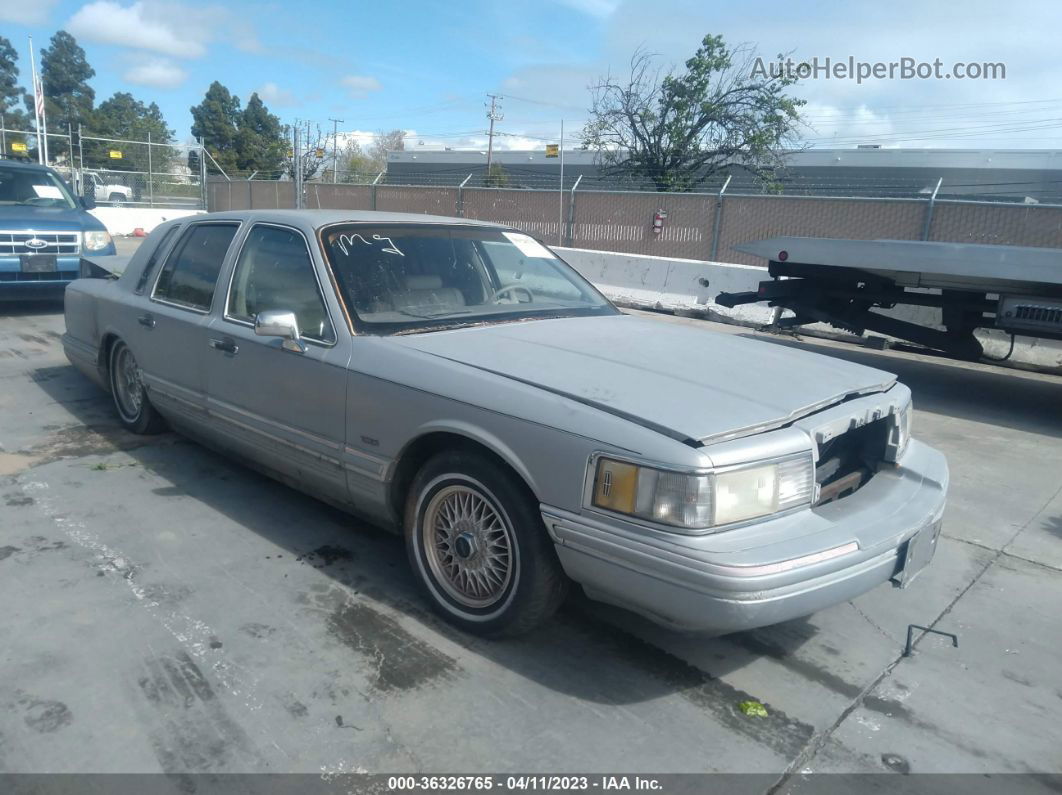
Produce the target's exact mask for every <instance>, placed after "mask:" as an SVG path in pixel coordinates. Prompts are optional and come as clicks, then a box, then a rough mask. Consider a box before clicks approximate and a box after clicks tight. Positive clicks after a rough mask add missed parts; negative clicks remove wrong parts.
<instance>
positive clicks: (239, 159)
mask: <svg viewBox="0 0 1062 795" xmlns="http://www.w3.org/2000/svg"><path fill="white" fill-rule="evenodd" d="M238 127H239V129H238V132H237V134H236V168H237V169H238V170H240V171H246V172H254V171H257V172H259V175H258V176H259V178H260V179H265V178H274V179H275V178H277V177H279V176H280V169H281V168H282V166H283V163H284V158H285V156H286V154H287V151H288V142H287V134H286V132H285V129H284V126H283V125H282V124H281V123H280V119H279V118H277V117H276V116H274V115H273V114H272V113H270V112H269V109H268V108H267V107H266V106H265V103H263V102H262V100H261V98H260V97H259V96H258V94H251V98H250V99H249V100H247V106H246V107H245V108H244V109H243V112H242V113H241V114H240V117H239V121H238Z"/></svg>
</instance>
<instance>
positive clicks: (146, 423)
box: [107, 340, 165, 434]
mask: <svg viewBox="0 0 1062 795" xmlns="http://www.w3.org/2000/svg"><path fill="white" fill-rule="evenodd" d="M107 364H108V368H107V369H108V371H109V375H110V381H111V396H112V397H113V398H114V408H115V410H116V411H117V412H118V420H119V422H121V423H122V426H123V427H124V428H125V429H126V430H128V431H132V432H133V433H138V434H150V433H159V432H160V431H162V430H163V429H164V428H165V423H164V422H163V420H162V417H161V416H159V413H158V412H157V411H155V407H154V406H152V405H151V401H150V400H148V396H147V391H146V390H145V389H144V381H143V378H142V374H141V371H140V366H139V365H138V364H137V363H136V359H135V358H134V357H133V352H132V351H131V350H129V346H128V345H126V344H125V343H124V342H122V341H121V340H118V341H117V342H115V343H114V344H113V345H112V346H111V353H110V358H109V359H108V362H107Z"/></svg>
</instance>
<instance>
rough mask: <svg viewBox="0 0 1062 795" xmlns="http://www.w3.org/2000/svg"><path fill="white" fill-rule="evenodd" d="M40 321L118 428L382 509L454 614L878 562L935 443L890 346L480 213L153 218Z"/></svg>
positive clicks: (910, 560)
mask: <svg viewBox="0 0 1062 795" xmlns="http://www.w3.org/2000/svg"><path fill="white" fill-rule="evenodd" d="M66 326H67V331H66V334H65V335H64V336H63V344H64V347H65V350H66V354H67V356H68V357H69V359H70V361H71V362H72V363H73V364H74V365H75V366H76V367H77V368H79V369H80V370H81V371H83V372H84V373H85V374H86V375H87V376H89V377H90V378H92V379H94V380H95V381H97V382H98V383H99V384H100V385H101V386H102V387H103V388H104V389H106V390H107V391H109V392H110V394H111V395H112V397H113V401H114V409H115V411H116V413H117V417H118V420H119V421H120V422H121V424H122V425H123V426H124V427H125V428H127V429H128V430H129V431H131V432H133V433H137V434H148V433H155V432H158V431H160V430H163V429H164V428H167V427H169V428H172V429H174V430H176V431H178V432H180V433H183V434H186V435H187V436H189V437H192V438H194V439H196V440H199V441H201V442H202V443H204V444H206V445H208V446H210V447H213V448H217V449H220V450H222V451H224V452H226V453H228V454H231V455H233V456H235V457H237V458H239V459H242V460H243V461H245V462H247V463H249V464H251V465H252V466H255V467H256V468H258V469H260V470H262V471H265V472H267V473H269V474H270V475H272V476H273V477H275V478H277V479H279V480H281V481H283V482H285V483H287V484H289V485H291V486H293V487H295V488H298V489H301V490H303V491H306V492H308V493H310V494H313V495H315V496H316V497H319V498H320V499H322V500H325V501H327V502H329V503H331V504H334V505H336V506H339V507H341V508H343V509H345V510H347V511H348V512H349V513H350V514H353V515H356V516H360V517H362V518H363V519H365V520H367V521H369V522H371V523H375V524H379V525H383V526H386V527H389V528H393V529H395V530H396V531H399V532H401V533H402V534H403V535H404V538H405V544H406V548H407V551H408V555H409V561H410V565H411V567H412V570H413V573H414V575H415V578H416V580H417V581H418V583H419V585H420V586H421V588H422V589H423V593H424V597H425V599H426V600H428V602H430V603H431V605H432V606H433V607H434V609H436V610H437V611H438V612H439V613H440V614H442V615H443V616H444V617H445V618H446V619H448V620H449V621H451V622H453V623H454V624H456V625H458V626H459V627H461V628H463V629H464V630H467V631H469V632H474V633H479V634H484V635H495V636H497V635H512V634H518V633H522V632H526V631H528V630H530V629H532V628H533V627H535V626H537V625H539V624H541V623H542V622H544V621H546V620H547V619H548V618H549V617H550V615H551V614H552V613H553V612H554V611H555V610H556V609H557V607H558V606H559V605H560V604H561V602H562V600H563V599H564V596H565V593H566V592H567V590H568V589H569V588H571V587H572V586H573V585H577V586H579V587H581V588H582V589H583V590H584V591H585V593H586V594H587V595H588V596H589V597H590V598H591V599H594V600H599V601H602V602H607V603H611V604H614V605H619V606H621V607H623V608H626V609H629V610H632V611H636V612H637V613H640V614H642V615H644V616H646V617H648V618H649V619H651V620H653V621H655V622H658V623H660V624H663V625H666V626H669V627H673V628H678V629H684V630H696V631H700V632H707V633H714V634H722V633H727V632H732V631H736V630H742V629H748V628H752V627H758V626H763V625H768V624H774V623H777V622H782V621H786V620H789V619H793V618H797V617H801V616H806V615H809V614H811V613H814V612H816V611H818V610H820V609H822V608H825V607H828V606H830V605H834V604H837V603H840V602H844V601H846V600H849V599H852V598H854V597H856V596H858V595H860V594H862V593H864V592H866V591H868V590H870V589H872V588H875V587H878V586H884V585H885V584H886V583H889V582H891V583H892V585H894V586H901V587H902V586H905V585H907V584H908V583H910V582H911V580H912V578H914V577H915V576H916V575H917V574H918V573H919V572H920V571H921V570H923V569H924V568H925V566H926V565H927V564H928V563H929V562H930V560H931V558H932V556H933V552H934V550H935V547H936V544H937V538H938V534H939V531H940V523H941V515H942V512H943V510H944V504H945V496H946V491H947V485H948V468H947V464H946V462H945V460H944V457H943V456H942V455H941V454H940V453H939V452H937V451H936V450H934V449H932V448H930V447H928V446H927V445H925V444H923V443H921V442H919V441H918V440H917V439H913V438H912V437H911V391H910V390H909V389H908V388H907V387H906V386H905V385H904V384H902V383H899V382H898V381H897V380H896V377H895V376H893V375H891V374H889V373H887V372H883V371H881V370H876V369H872V368H869V367H863V366H859V365H856V364H852V363H849V362H846V361H842V360H839V359H836V358H832V357H827V356H822V355H817V354H813V353H808V352H805V351H802V350H797V349H794V348H791V347H788V346H782V345H777V344H772V343H770V342H765V341H760V340H754V339H749V338H746V337H743V336H739V335H735V334H724V333H718V332H714V331H711V330H709V329H707V328H706V329H699V328H695V327H693V326H691V325H680V324H674V323H667V322H663V321H660V320H655V319H651V318H648V317H644V316H632V315H628V314H624V313H623V312H621V311H620V310H618V309H617V308H616V307H615V306H614V305H613V304H612V303H610V302H609V301H608V300H607V299H606V298H605V297H604V296H602V294H601V293H600V292H599V291H598V290H597V289H595V287H594V286H593V285H592V284H590V283H589V282H587V281H586V280H585V279H583V278H582V277H581V276H580V275H579V274H578V273H577V272H576V271H575V270H574V269H573V268H571V267H570V266H569V265H568V264H566V263H565V262H564V261H563V260H562V259H561V257H559V256H558V255H557V254H556V253H555V252H553V251H552V250H551V249H549V248H548V247H547V246H545V245H543V244H542V243H541V242H540V241H539V240H537V239H536V238H535V237H533V236H531V235H529V234H527V233H525V232H521V231H518V230H516V229H512V228H509V227H505V226H498V225H493V224H487V223H480V222H475V221H471V220H466V219H462V218H439V217H432V216H421V215H402V214H392V213H372V212H361V213H358V212H350V211H319V210H318V211H294V210H291V211H284V210H276V211H274V210H269V211H248V212H235V213H220V214H211V215H201V216H194V217H190V218H181V219H176V220H172V221H169V222H167V223H163V224H162V225H160V226H159V227H157V228H156V229H155V230H154V231H153V232H152V233H151V234H150V236H149V237H148V239H147V240H146V241H145V243H144V244H143V245H142V246H141V247H140V248H139V250H138V251H137V252H136V254H135V255H134V256H133V257H132V259H131V260H130V261H129V262H128V264H127V265H126V266H125V268H124V269H123V270H122V271H121V273H120V275H117V276H115V275H113V274H112V275H111V276H110V277H109V278H83V279H78V280H77V281H74V282H73V283H72V284H70V286H69V287H68V288H67V290H66ZM160 521H165V520H160Z"/></svg>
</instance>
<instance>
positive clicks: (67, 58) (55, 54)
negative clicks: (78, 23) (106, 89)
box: [26, 30, 96, 132]
mask: <svg viewBox="0 0 1062 795" xmlns="http://www.w3.org/2000/svg"><path fill="white" fill-rule="evenodd" d="M50 43H51V46H50V47H45V48H44V49H42V50H41V85H42V86H43V88H44V97H45V101H46V106H45V107H46V112H47V114H48V130H49V132H60V131H62V132H66V129H67V125H68V124H69V125H70V127H71V129H74V130H76V129H77V126H78V124H84V125H86V126H88V124H89V121H90V120H91V117H92V105H93V102H95V100H96V92H95V91H94V90H93V89H92V86H90V85H89V84H88V81H89V80H91V79H92V78H93V77H95V76H96V70H94V69H93V68H92V67H91V66H89V63H88V61H87V60H86V59H85V51H84V50H83V49H81V47H80V45H78V43H77V39H75V38H74V37H73V36H71V35H70V34H69V33H67V32H66V31H65V30H60V31H59V32H58V33H56V34H55V35H54V36H52V38H51V42H50ZM26 107H27V110H28V111H30V112H31V113H32V111H33V97H32V96H30V95H26Z"/></svg>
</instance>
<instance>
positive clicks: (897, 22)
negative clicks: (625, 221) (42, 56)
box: [0, 0, 1062, 148]
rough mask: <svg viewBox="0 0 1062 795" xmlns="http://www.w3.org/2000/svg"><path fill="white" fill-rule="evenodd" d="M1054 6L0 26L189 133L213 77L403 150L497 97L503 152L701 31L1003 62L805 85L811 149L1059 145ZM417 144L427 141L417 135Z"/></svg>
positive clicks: (127, 17) (124, 6)
mask: <svg viewBox="0 0 1062 795" xmlns="http://www.w3.org/2000/svg"><path fill="white" fill-rule="evenodd" d="M1060 23H1062V4H1059V3H1057V2H1055V1H1054V0H1050V1H1049V0H1028V1H1024V0H1023V1H1019V2H1007V3H1000V2H998V0H992V2H987V1H986V0H968V2H965V3H964V4H963V6H962V11H961V13H960V12H958V11H957V10H956V7H955V6H954V5H953V4H948V3H943V2H938V3H934V2H929V1H928V0H918V1H917V2H916V1H915V0H894V2H890V3H887V4H873V5H872V4H866V5H860V4H851V3H833V2H824V1H823V0H819V1H818V2H813V1H809V0H790V2H784V3H779V2H764V1H763V0H752V2H744V3H740V4H739V3H733V2H726V3H721V2H711V0H700V2H693V1H692V0H653V1H652V2H649V1H646V0H623V1H622V2H621V0H535V1H534V2H532V1H531V0H511V1H510V2H480V0H465V2H461V3H454V2H415V1H413V0H407V2H403V3H351V2H347V3H343V2H335V1H333V0H319V1H309V2H302V3H301V4H291V3H285V4H281V3H272V2H266V3H261V4H257V3H249V2H239V1H237V2H226V3H220V2H209V1H207V2H195V1H194V0H175V1H174V2H170V1H169V0H140V1H139V2H130V0H90V1H89V2H85V0H0V34H2V35H4V36H6V37H7V38H9V39H11V41H12V43H13V44H14V45H15V46H16V48H17V49H18V50H19V53H20V66H21V68H22V73H23V78H24V83H25V84H28V82H29V79H28V78H29V64H28V61H27V59H26V37H27V35H30V34H32V35H33V37H34V41H35V43H36V45H37V47H38V48H40V47H42V46H46V45H47V41H48V38H49V37H50V36H51V35H52V34H53V33H54V32H55V31H56V30H57V29H60V28H62V29H66V30H69V31H70V32H72V33H73V34H74V35H75V36H76V37H77V38H78V41H79V42H80V43H81V45H82V46H83V47H84V48H85V50H86V53H87V55H88V58H89V62H90V63H91V64H92V66H93V67H94V68H95V69H96V73H97V74H96V78H95V79H94V80H93V81H92V83H93V86H94V88H95V89H96V94H97V101H99V100H102V99H105V98H106V97H108V96H110V95H111V94H112V93H113V92H115V91H130V92H132V93H133V94H134V95H135V96H137V97H138V98H140V99H142V100H144V101H155V102H157V103H158V104H159V106H160V107H161V108H162V110H163V113H164V115H165V117H166V119H167V121H168V122H169V124H170V126H171V127H173V128H174V129H175V130H176V132H177V136H178V138H179V139H180V140H185V139H186V138H187V137H188V135H189V126H190V123H191V119H190V115H189V112H188V109H189V107H191V106H192V105H193V104H196V103H198V102H199V101H200V100H201V98H202V95H203V92H204V91H205V90H206V88H207V86H208V85H209V84H210V82H211V81H212V80H215V79H216V80H220V81H221V82H222V83H224V84H225V85H226V86H228V87H229V88H230V89H231V90H232V91H233V92H234V93H236V94H237V95H238V96H239V97H240V98H241V99H242V100H246V99H247V97H249V96H250V94H251V92H253V91H258V92H259V93H260V95H261V96H262V97H263V99H264V100H265V101H266V103H267V105H268V106H269V107H270V109H271V110H272V111H273V112H274V113H277V114H278V115H279V116H281V118H282V119H284V120H285V121H287V122H291V121H294V120H295V119H302V120H312V121H313V122H317V123H319V124H321V125H322V127H326V128H329V129H330V128H331V123H330V122H329V121H328V119H329V118H330V117H332V118H340V119H343V120H344V121H343V123H342V124H340V125H339V126H340V129H341V130H347V131H360V132H363V133H367V132H371V131H373V130H379V129H389V128H395V127H399V128H402V129H404V130H407V131H409V137H408V144H409V145H411V146H415V145H418V144H420V145H425V146H443V145H446V146H454V147H458V148H464V147H480V146H481V145H482V143H483V141H484V140H485V139H484V135H483V131H484V130H485V128H486V123H487V122H486V119H485V109H484V101H485V95H486V93H487V92H494V93H499V94H502V95H504V97H505V99H504V101H503V112H504V116H505V118H504V120H503V121H502V122H501V123H500V124H499V125H498V130H499V131H500V132H502V133H504V134H505V135H504V137H502V138H501V139H500V141H499V144H500V145H501V146H503V147H508V148H525V147H530V146H533V147H540V146H541V145H543V143H544V142H545V140H546V139H549V140H552V141H556V140H557V137H558V132H559V125H560V120H561V119H565V120H566V127H567V129H568V130H569V132H571V131H576V130H578V128H579V127H580V126H581V123H582V121H583V120H584V119H585V117H586V110H585V109H586V107H587V105H588V92H587V88H586V87H587V85H588V83H590V82H591V81H592V80H593V79H594V78H595V77H596V76H598V75H601V74H603V73H604V72H605V71H606V70H608V69H612V70H613V72H619V71H622V69H623V67H624V66H625V64H626V61H627V60H628V59H629V56H630V54H631V52H632V51H633V50H634V49H635V48H636V47H639V46H644V47H646V48H647V49H649V50H651V51H653V52H655V53H659V54H660V57H661V61H662V63H664V64H680V63H681V62H682V60H684V59H685V58H686V57H688V55H689V54H690V53H691V52H692V51H693V50H694V49H695V48H696V46H697V43H698V40H699V39H700V37H701V36H703V35H704V34H705V33H708V32H711V33H719V34H722V35H723V36H724V37H726V39H727V41H728V42H731V43H733V44H740V43H743V42H747V43H750V44H752V45H754V46H755V47H756V48H757V49H758V51H759V53H760V54H761V55H762V56H764V57H765V58H766V59H768V60H769V59H771V58H772V57H773V56H775V55H777V54H778V53H792V54H793V56H794V57H797V58H803V59H810V58H812V57H816V56H817V57H819V58H820V59H821V58H824V57H827V56H828V57H831V58H833V59H834V60H838V59H844V58H847V57H848V56H850V55H851V56H853V57H854V58H856V59H857V60H866V61H892V60H898V59H900V58H903V57H911V58H914V59H916V60H919V61H932V60H933V59H935V58H940V59H941V60H942V61H943V62H944V65H945V69H948V68H949V67H950V66H951V65H952V64H953V63H954V62H955V61H957V60H963V61H967V62H969V61H974V62H999V63H1004V64H1005V65H1006V79H997V80H978V81H972V80H964V81H959V80H943V79H941V80H907V81H903V80H898V79H892V80H888V79H885V80H871V81H868V82H864V83H862V84H857V83H856V82H855V81H852V80H836V79H832V80H824V79H813V80H805V81H803V82H802V83H801V84H800V85H799V86H797V87H796V88H795V89H794V93H795V94H796V95H798V96H800V97H803V98H805V99H806V100H808V106H807V109H806V113H807V119H808V127H807V128H806V130H805V131H804V137H805V138H806V140H807V142H808V143H809V144H811V145H813V146H817V147H818V146H831V145H836V146H853V145H855V144H856V143H860V142H866V143H880V144H883V145H886V146H961V147H1033V148H1062V88H1058V86H1059V85H1060V84H1062V81H1060V78H1062V70H1060V68H1059V65H1058V63H1057V56H1056V55H1055V50H1056V48H1057V31H1058V30H1059V29H1060V28H1062V25H1060ZM421 142H423V143H421Z"/></svg>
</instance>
